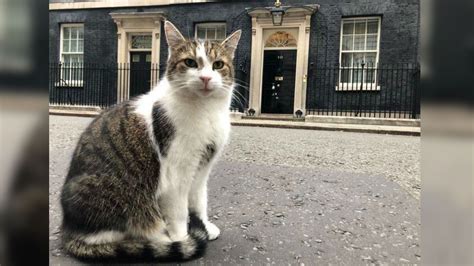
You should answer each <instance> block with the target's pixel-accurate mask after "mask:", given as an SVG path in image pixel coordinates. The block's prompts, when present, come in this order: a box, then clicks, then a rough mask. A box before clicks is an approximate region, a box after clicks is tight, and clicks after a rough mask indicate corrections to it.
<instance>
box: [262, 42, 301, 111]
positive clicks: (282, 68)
mask: <svg viewBox="0 0 474 266" xmlns="http://www.w3.org/2000/svg"><path fill="white" fill-rule="evenodd" d="M295 71H296V50H275V51H265V54H264V59H263V83H262V113H270V114H271V113H273V114H292V113H293V104H294V98H295Z"/></svg>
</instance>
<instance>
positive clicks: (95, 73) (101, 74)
mask: <svg viewBox="0 0 474 266" xmlns="http://www.w3.org/2000/svg"><path fill="white" fill-rule="evenodd" d="M163 72H164V67H160V65H158V64H151V65H150V66H145V67H141V66H138V67H137V66H133V65H131V64H128V63H124V64H50V66H49V75H50V76H49V102H50V104H51V105H68V106H96V107H101V108H107V107H109V106H112V105H114V104H116V103H117V102H120V101H122V100H125V99H128V98H129V97H133V96H135V95H139V94H142V93H145V92H146V91H149V90H150V89H151V88H152V87H153V86H155V85H156V84H157V82H158V79H159V77H160V76H161V75H163Z"/></svg>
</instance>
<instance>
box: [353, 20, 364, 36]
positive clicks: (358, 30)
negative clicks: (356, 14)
mask: <svg viewBox="0 0 474 266" xmlns="http://www.w3.org/2000/svg"><path fill="white" fill-rule="evenodd" d="M355 33H356V34H365V21H364V22H356V24H355Z"/></svg>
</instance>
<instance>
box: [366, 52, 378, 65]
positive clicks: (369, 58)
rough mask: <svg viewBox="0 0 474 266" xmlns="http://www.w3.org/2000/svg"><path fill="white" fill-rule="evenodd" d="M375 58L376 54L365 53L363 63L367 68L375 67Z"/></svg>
mask: <svg viewBox="0 0 474 266" xmlns="http://www.w3.org/2000/svg"><path fill="white" fill-rule="evenodd" d="M376 58H377V53H366V54H365V63H366V66H367V67H375V63H376V62H375V59H376Z"/></svg>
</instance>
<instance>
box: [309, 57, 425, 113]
mask: <svg viewBox="0 0 474 266" xmlns="http://www.w3.org/2000/svg"><path fill="white" fill-rule="evenodd" d="M419 81H420V67H419V65H418V64H396V65H376V66H373V65H370V64H360V65H359V66H357V67H341V66H339V65H335V66H332V67H328V66H320V67H317V66H316V67H311V68H310V72H309V79H308V89H307V94H306V95H307V99H306V105H307V114H310V115H331V116H356V117H379V118H408V119H415V118H419V116H420V92H419Z"/></svg>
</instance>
